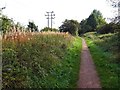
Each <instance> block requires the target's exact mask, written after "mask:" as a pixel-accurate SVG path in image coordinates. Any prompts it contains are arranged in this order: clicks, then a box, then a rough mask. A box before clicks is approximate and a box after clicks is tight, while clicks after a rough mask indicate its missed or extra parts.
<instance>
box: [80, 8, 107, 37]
mask: <svg viewBox="0 0 120 90" xmlns="http://www.w3.org/2000/svg"><path fill="white" fill-rule="evenodd" d="M105 24H106V21H105V19H104V18H103V16H102V14H101V12H100V11H97V10H93V12H92V13H91V14H90V16H89V17H88V18H87V19H85V20H82V21H81V22H80V27H81V28H80V30H79V35H80V34H83V33H86V32H91V31H96V29H97V27H100V26H103V25H105Z"/></svg>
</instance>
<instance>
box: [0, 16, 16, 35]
mask: <svg viewBox="0 0 120 90" xmlns="http://www.w3.org/2000/svg"><path fill="white" fill-rule="evenodd" d="M0 22H2V24H1V26H0V27H1V29H0V31H2V32H3V33H5V32H6V31H9V30H10V28H11V27H12V26H13V24H14V22H13V20H12V19H9V18H8V17H7V16H5V15H2V17H1V18H0Z"/></svg>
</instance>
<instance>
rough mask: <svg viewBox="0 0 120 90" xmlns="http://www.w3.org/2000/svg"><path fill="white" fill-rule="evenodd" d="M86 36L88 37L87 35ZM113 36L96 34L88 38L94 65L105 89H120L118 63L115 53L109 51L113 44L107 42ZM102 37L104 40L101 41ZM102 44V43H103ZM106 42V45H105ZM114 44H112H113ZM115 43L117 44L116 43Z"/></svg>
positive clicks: (90, 34)
mask: <svg viewBox="0 0 120 90" xmlns="http://www.w3.org/2000/svg"><path fill="white" fill-rule="evenodd" d="M85 36H86V35H85ZM111 36H112V35H110V34H109V35H95V34H94V33H88V34H87V36H86V37H85V38H86V41H87V44H88V47H89V49H90V52H91V54H92V57H93V60H94V63H95V65H96V69H97V72H98V74H99V77H100V81H101V85H102V87H103V88H120V86H119V79H120V78H119V76H118V74H119V72H118V70H119V66H118V64H117V63H116V60H115V57H114V56H115V55H113V53H112V52H113V51H110V50H109V47H110V46H112V45H113V44H110V43H109V46H108V47H107V44H108V42H105V40H108V39H109V38H110V37H111ZM101 37H102V39H100V38H101ZM101 42H102V43H101ZM103 42H104V43H103ZM111 43H112V42H111ZM114 43H115V42H114Z"/></svg>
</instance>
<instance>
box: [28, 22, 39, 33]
mask: <svg viewBox="0 0 120 90" xmlns="http://www.w3.org/2000/svg"><path fill="white" fill-rule="evenodd" d="M28 28H29V29H31V32H35V31H37V32H38V26H36V25H35V23H34V22H29V24H28Z"/></svg>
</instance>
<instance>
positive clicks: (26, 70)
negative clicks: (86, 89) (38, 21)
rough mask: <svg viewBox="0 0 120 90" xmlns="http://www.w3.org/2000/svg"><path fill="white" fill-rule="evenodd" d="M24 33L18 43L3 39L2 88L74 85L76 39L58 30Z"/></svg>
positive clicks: (78, 48)
mask: <svg viewBox="0 0 120 90" xmlns="http://www.w3.org/2000/svg"><path fill="white" fill-rule="evenodd" d="M25 34H26V36H24V37H23V36H21V37H22V39H23V40H22V42H21V41H20V40H15V39H18V38H15V39H12V38H9V39H8V40H5V39H3V48H2V52H3V56H2V57H3V60H2V61H3V66H2V69H3V75H2V79H3V88H55V87H57V88H60V87H63V88H67V87H75V86H76V83H75V82H77V77H78V71H79V62H80V60H79V57H80V50H81V44H80V43H81V40H80V38H74V37H72V36H71V35H69V34H66V33H58V32H56V33H54V32H43V33H38V32H36V33H35V32H34V33H29V34H27V33H25ZM30 34H31V35H30ZM21 35H22V34H21ZM25 38H27V39H25ZM23 41H24V42H23Z"/></svg>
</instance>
